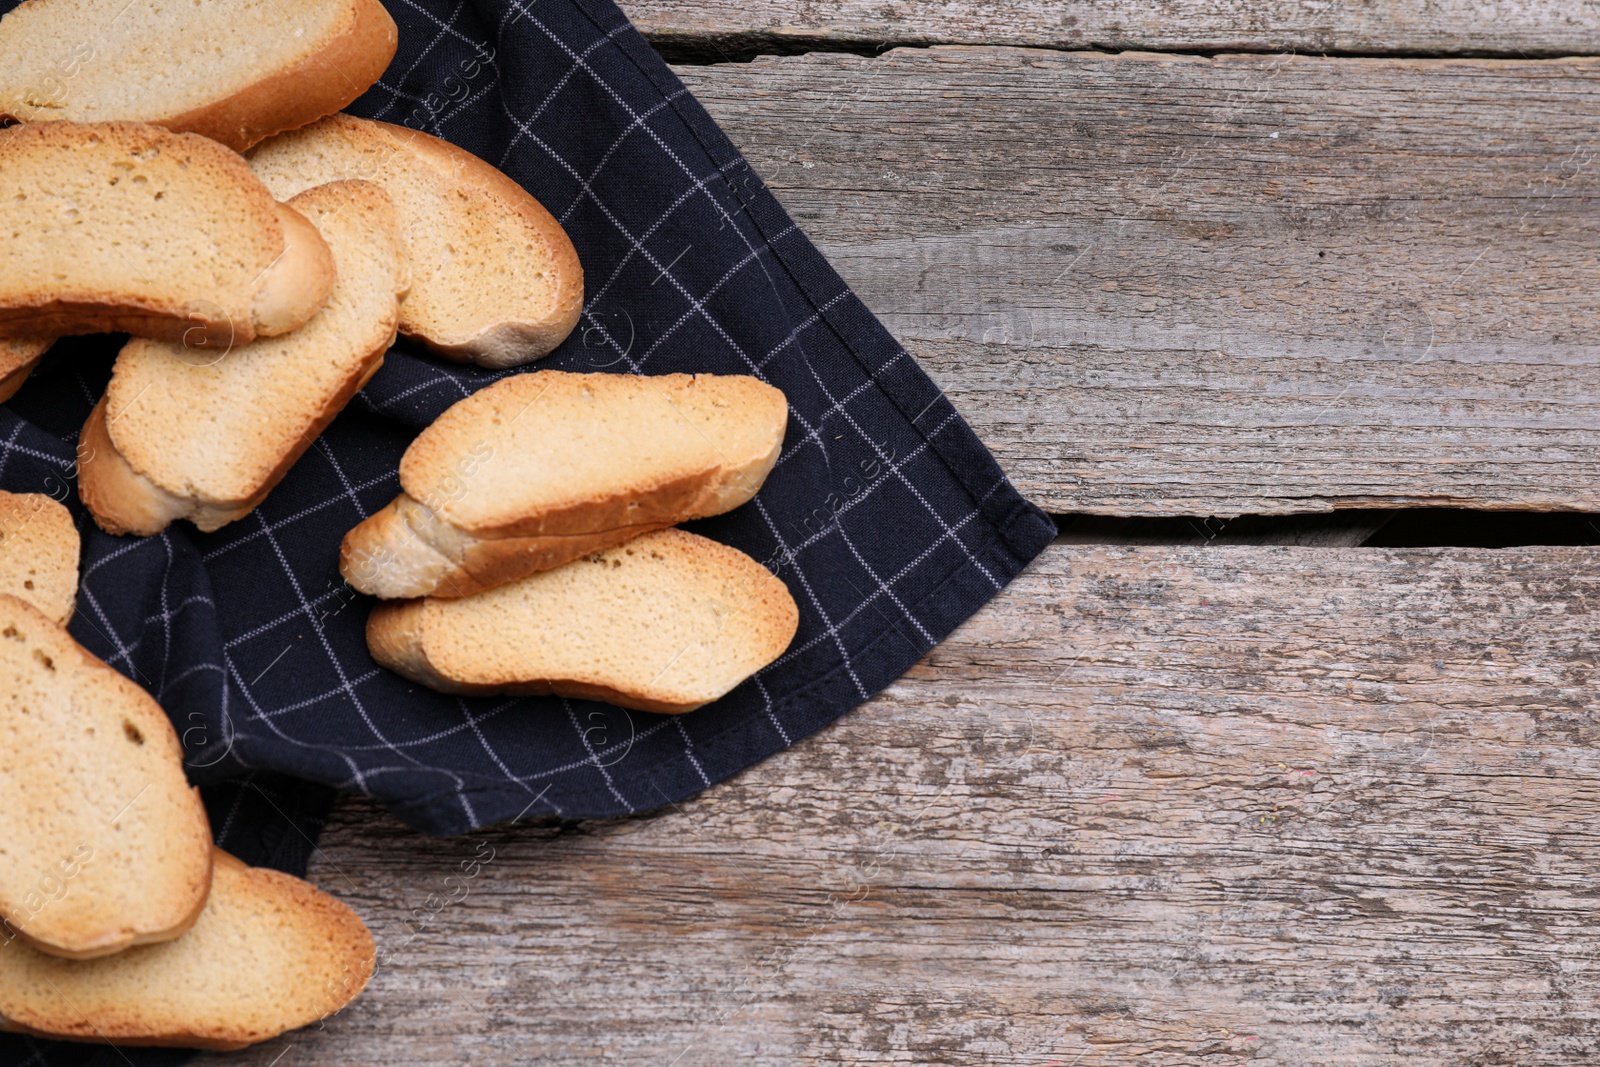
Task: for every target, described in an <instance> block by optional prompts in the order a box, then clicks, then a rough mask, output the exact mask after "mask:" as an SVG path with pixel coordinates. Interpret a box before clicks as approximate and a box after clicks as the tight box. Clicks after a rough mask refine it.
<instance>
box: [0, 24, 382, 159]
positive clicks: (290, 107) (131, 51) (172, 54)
mask: <svg viewBox="0 0 1600 1067" xmlns="http://www.w3.org/2000/svg"><path fill="white" fill-rule="evenodd" d="M398 40H399V38H398V34H397V32H396V30H395V25H394V19H392V18H390V17H389V13H388V11H386V10H384V7H383V5H382V4H381V3H380V2H379V0H331V2H314V0H205V2H204V3H190V2H187V0H142V2H140V3H137V4H130V3H128V0H28V2H27V3H24V4H20V5H18V6H17V7H16V8H15V9H13V10H12V11H11V12H10V13H9V14H7V15H6V16H5V18H3V19H0V116H3V117H5V118H8V119H12V120H15V121H17V122H37V121H40V120H45V119H65V120H68V121H72V122H104V121H109V120H119V119H131V120H134V121H138V122H151V123H155V124H156V125H159V126H164V127H166V128H167V129H169V130H173V131H175V132H178V133H198V134H201V135H203V136H205V137H209V138H211V139H212V140H213V141H220V142H222V143H223V144H225V145H227V146H228V147H229V148H232V149H234V150H236V151H240V152H242V151H244V150H245V149H246V148H249V147H250V146H251V145H253V144H255V143H256V142H257V141H259V140H261V139H262V138H263V137H268V136H271V135H272V134H274V133H278V132H280V131H282V130H292V129H294V128H295V127H296V126H304V125H305V124H306V123H308V122H312V121H314V120H316V119H319V118H321V117H322V116H324V115H331V114H333V113H334V112H335V111H338V110H339V109H340V108H342V107H344V106H345V105H346V104H348V103H350V101H352V100H354V99H355V98H356V97H358V96H360V95H361V94H362V93H363V92H365V91H366V90H367V88H368V86H370V85H371V84H372V83H373V82H375V81H377V80H378V78H379V76H380V75H382V74H383V71H384V68H385V67H387V66H388V65H389V61H390V60H391V59H393V58H394V51H395V46H396V44H397V43H398Z"/></svg>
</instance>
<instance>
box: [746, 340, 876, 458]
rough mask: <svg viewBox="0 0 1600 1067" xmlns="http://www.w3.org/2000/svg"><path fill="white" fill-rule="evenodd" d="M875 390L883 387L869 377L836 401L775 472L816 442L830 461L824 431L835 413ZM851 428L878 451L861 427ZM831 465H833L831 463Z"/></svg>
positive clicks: (788, 452) (831, 398) (831, 395)
mask: <svg viewBox="0 0 1600 1067" xmlns="http://www.w3.org/2000/svg"><path fill="white" fill-rule="evenodd" d="M904 355H905V353H904V352H901V353H900V355H897V356H895V357H894V359H891V360H889V361H888V362H887V363H885V364H884V367H885V368H888V367H890V366H892V365H893V364H894V363H895V362H896V361H898V360H899V359H900V356H904ZM808 366H809V364H808ZM874 388H875V389H878V390H879V391H880V392H882V389H883V386H882V385H881V384H880V383H879V381H878V380H877V379H876V378H874V377H872V376H871V375H868V376H867V379H866V381H864V382H862V383H861V384H860V385H858V386H856V387H855V388H854V389H852V390H850V392H848V393H846V394H845V397H844V399H843V400H834V401H833V403H832V404H831V405H830V406H829V407H828V409H827V410H826V411H824V412H823V413H822V416H821V418H819V419H818V420H817V426H816V429H814V430H812V431H810V432H809V433H806V434H804V435H802V436H801V438H800V440H798V441H796V442H795V443H794V447H793V448H791V449H789V450H788V451H787V452H785V453H784V454H783V455H781V456H779V457H778V462H776V463H774V464H773V465H772V469H773V470H777V469H778V468H779V467H781V466H783V461H784V460H786V459H789V458H790V457H792V456H795V455H798V454H799V452H800V449H801V447H802V446H804V445H805V444H806V443H807V442H815V443H816V446H817V447H818V448H819V449H821V451H822V458H823V459H824V461H827V460H828V444H827V442H826V441H824V440H823V439H822V434H823V431H824V430H825V429H826V428H827V425H828V420H829V419H831V418H832V417H833V415H834V413H835V412H842V411H843V410H844V407H843V406H844V405H845V404H848V403H850V401H852V400H854V399H855V398H856V397H858V396H860V395H861V394H862V393H864V392H866V391H867V390H868V389H874ZM824 392H826V390H824ZM828 399H829V400H833V394H832V393H829V394H828ZM851 428H852V429H854V430H855V431H856V436H857V437H859V438H861V440H862V441H863V442H864V443H865V444H867V445H869V446H870V447H871V448H872V450H873V451H874V452H877V451H878V446H877V445H876V444H875V443H874V442H872V441H870V440H868V439H867V435H866V434H864V433H862V432H861V429H860V427H857V426H854V425H852V427H851ZM830 465H831V463H830Z"/></svg>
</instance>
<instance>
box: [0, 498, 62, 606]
mask: <svg viewBox="0 0 1600 1067" xmlns="http://www.w3.org/2000/svg"><path fill="white" fill-rule="evenodd" d="M78 551H79V543H78V527H77V526H76V525H74V524H73V522H72V513H71V512H70V511H68V510H67V509H66V507H65V506H63V505H62V504H61V503H60V502H59V501H57V500H55V499H53V498H51V497H48V496H46V495H45V494H43V493H6V492H0V593H5V594H9V595H10V596H14V597H16V598H17V599H18V600H23V601H26V602H27V603H29V604H32V605H33V606H34V607H36V608H38V609H39V611H41V612H43V613H44V615H45V616H46V617H47V618H48V619H50V621H51V622H55V623H59V624H60V625H62V626H65V625H66V624H67V622H68V621H69V620H71V618H72V610H73V607H74V605H75V604H76V603H77V599H78Z"/></svg>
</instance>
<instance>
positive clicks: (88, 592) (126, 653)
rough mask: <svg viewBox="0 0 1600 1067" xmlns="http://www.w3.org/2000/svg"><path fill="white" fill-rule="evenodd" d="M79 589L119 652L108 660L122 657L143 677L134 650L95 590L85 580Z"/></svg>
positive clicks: (107, 637)
mask: <svg viewBox="0 0 1600 1067" xmlns="http://www.w3.org/2000/svg"><path fill="white" fill-rule="evenodd" d="M78 591H79V592H80V593H82V594H83V596H84V598H85V599H87V600H88V601H89V606H90V607H91V608H93V609H94V613H95V614H96V615H98V616H99V617H100V622H101V624H102V625H104V626H105V629H104V630H101V631H100V633H101V634H102V635H103V636H104V637H105V638H106V640H108V641H110V642H111V644H112V646H113V647H115V648H116V650H117V654H116V655H114V656H112V657H111V658H110V659H109V660H107V661H106V662H107V663H115V662H117V660H119V659H120V660H122V661H123V662H124V663H126V664H127V665H128V670H130V671H132V672H133V673H134V674H136V675H138V676H139V677H140V678H143V677H144V674H143V672H141V671H140V670H139V668H138V667H137V666H136V665H135V664H134V662H133V654H132V651H131V650H130V649H128V648H127V646H125V645H124V644H123V643H122V637H121V635H120V634H118V633H117V628H116V627H115V626H113V625H111V618H110V616H108V615H107V614H106V611H105V609H104V608H103V607H101V606H100V600H99V598H98V597H96V596H95V595H94V590H93V589H90V588H89V586H88V583H86V582H85V583H80V585H79V589H78ZM108 631H109V632H108Z"/></svg>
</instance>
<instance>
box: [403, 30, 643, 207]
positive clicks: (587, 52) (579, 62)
mask: <svg viewBox="0 0 1600 1067" xmlns="http://www.w3.org/2000/svg"><path fill="white" fill-rule="evenodd" d="M406 2H407V3H410V2H411V0H406ZM513 9H515V10H516V11H517V21H519V22H520V21H521V20H522V19H523V18H524V17H526V15H527V12H526V11H524V10H523V9H522V8H521V7H520V6H519V5H517V4H514V3H513V4H511V5H510V6H508V7H507V8H506V11H507V13H508V14H509V13H510V12H511V11H512V10H513ZM535 25H537V22H535ZM595 29H596V30H598V31H599V33H600V37H599V39H598V40H596V41H594V42H593V43H592V44H590V45H589V46H588V47H587V48H585V49H584V50H583V52H582V53H581V54H579V53H577V52H574V51H573V50H572V49H570V48H567V47H566V46H564V45H563V46H562V49H561V50H562V51H563V52H565V53H567V57H568V58H569V59H570V60H572V65H571V66H569V67H568V68H567V70H566V73H564V74H562V75H561V78H560V79H559V80H558V81H557V82H556V84H555V85H553V86H551V88H550V92H548V93H547V94H545V98H544V99H543V100H542V101H540V103H539V106H538V107H536V108H534V110H533V112H532V113H531V114H529V115H528V121H527V124H526V125H524V124H523V123H520V122H518V123H517V127H518V130H519V132H518V133H517V134H516V135H515V136H513V137H512V138H511V140H510V141H509V142H507V144H506V150H505V151H504V152H502V153H501V154H500V162H499V163H497V164H495V165H496V166H497V167H499V168H500V169H501V170H504V169H505V166H506V160H507V159H510V158H511V153H512V152H513V151H515V150H516V147H517V142H518V141H520V140H521V139H522V136H523V134H526V133H527V132H528V126H529V125H532V124H533V123H535V122H537V121H539V116H540V115H543V114H544V109H545V108H547V107H549V106H550V102H551V101H552V100H554V99H555V98H556V94H557V93H559V92H560V91H561V90H562V89H565V88H566V87H567V82H569V81H571V80H572V76H573V75H574V74H576V73H577V72H578V69H579V68H580V67H582V68H583V69H585V70H587V69H588V63H587V62H586V61H587V60H588V58H589V57H590V56H591V55H593V54H594V53H595V52H598V51H599V50H600V49H601V48H603V47H605V46H606V45H608V44H611V43H613V42H614V41H615V40H616V37H617V34H619V33H623V32H625V31H627V30H630V29H632V27H631V26H627V25H623V26H618V27H617V28H616V29H614V30H611V31H609V32H607V31H605V30H601V29H600V28H599V27H598V26H597V27H595ZM500 103H501V109H502V110H505V111H507V112H508V113H509V109H508V108H506V107H505V106H504V105H505V99H504V95H503V94H502V98H501V101H500ZM572 176H573V177H574V178H576V177H577V176H578V173H577V171H573V173H572ZM579 180H580V181H581V180H582V179H579Z"/></svg>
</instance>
